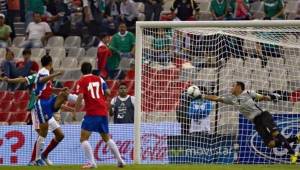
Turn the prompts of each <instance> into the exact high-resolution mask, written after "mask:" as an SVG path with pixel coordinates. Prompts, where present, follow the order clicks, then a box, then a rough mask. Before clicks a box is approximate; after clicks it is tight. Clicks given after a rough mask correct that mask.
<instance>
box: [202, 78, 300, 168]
mask: <svg viewBox="0 0 300 170" xmlns="http://www.w3.org/2000/svg"><path fill="white" fill-rule="evenodd" d="M231 94H232V95H230V96H227V97H219V96H215V95H203V94H202V95H200V96H199V97H201V98H203V99H206V100H211V101H216V102H221V103H225V104H230V105H234V106H237V107H238V109H239V112H240V113H242V114H243V115H244V116H245V117H246V118H247V119H249V120H250V121H251V122H253V123H254V125H255V129H256V131H257V133H258V134H259V135H260V136H261V137H262V139H263V141H264V143H265V144H266V145H267V146H268V147H269V148H274V147H280V146H283V147H284V148H286V149H287V150H288V154H289V155H290V160H291V163H296V162H297V159H298V153H295V151H294V150H293V149H292V147H291V146H290V143H300V136H292V137H290V138H288V139H286V138H285V137H284V136H283V135H282V134H281V133H280V131H279V129H278V127H277V125H276V123H275V122H274V120H273V117H272V115H271V114H270V112H268V111H265V110H263V109H262V108H260V107H259V106H258V105H257V104H256V102H255V101H254V100H257V101H271V100H273V101H274V100H275V101H276V100H278V99H279V97H280V96H279V95H278V94H271V95H270V96H264V95H260V94H257V93H255V92H254V91H248V90H246V91H245V84H244V83H243V82H239V81H238V82H236V83H235V84H234V85H233V87H232V89H231Z"/></svg>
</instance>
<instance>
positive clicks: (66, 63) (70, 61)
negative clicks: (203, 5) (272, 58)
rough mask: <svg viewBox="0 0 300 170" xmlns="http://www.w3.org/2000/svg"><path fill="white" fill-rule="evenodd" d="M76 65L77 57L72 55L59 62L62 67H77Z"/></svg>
mask: <svg viewBox="0 0 300 170" xmlns="http://www.w3.org/2000/svg"><path fill="white" fill-rule="evenodd" d="M77 65H78V62H77V59H76V58H72V57H66V58H64V59H63V60H62V62H61V67H62V68H64V69H74V68H77Z"/></svg>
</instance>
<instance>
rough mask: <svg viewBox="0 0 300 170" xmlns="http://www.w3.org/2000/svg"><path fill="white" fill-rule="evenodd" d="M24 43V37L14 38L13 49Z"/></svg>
mask: <svg viewBox="0 0 300 170" xmlns="http://www.w3.org/2000/svg"><path fill="white" fill-rule="evenodd" d="M24 41H25V37H24V36H18V37H15V38H14V40H13V43H12V45H13V46H14V47H19V46H20V44H22V43H23V42H24Z"/></svg>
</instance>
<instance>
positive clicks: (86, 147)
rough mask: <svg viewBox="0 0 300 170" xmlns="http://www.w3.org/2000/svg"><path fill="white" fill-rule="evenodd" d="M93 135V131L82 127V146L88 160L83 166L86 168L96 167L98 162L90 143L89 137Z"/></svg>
mask: <svg viewBox="0 0 300 170" xmlns="http://www.w3.org/2000/svg"><path fill="white" fill-rule="evenodd" d="M90 136H91V132H90V131H87V130H84V129H81V132H80V143H81V147H82V149H83V151H84V155H85V157H86V158H87V160H88V163H87V164H86V165H83V166H82V168H84V169H90V168H96V167H97V164H96V162H95V158H94V154H93V150H92V146H91V144H90V143H89V141H88V140H89V138H90Z"/></svg>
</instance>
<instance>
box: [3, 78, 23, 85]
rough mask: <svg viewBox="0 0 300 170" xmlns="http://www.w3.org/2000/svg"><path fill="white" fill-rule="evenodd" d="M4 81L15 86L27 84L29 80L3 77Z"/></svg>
mask: <svg viewBox="0 0 300 170" xmlns="http://www.w3.org/2000/svg"><path fill="white" fill-rule="evenodd" d="M2 80H3V81H6V82H8V83H13V84H17V83H26V82H27V80H26V78H25V77H18V78H14V79H10V78H8V77H3V79H2Z"/></svg>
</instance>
